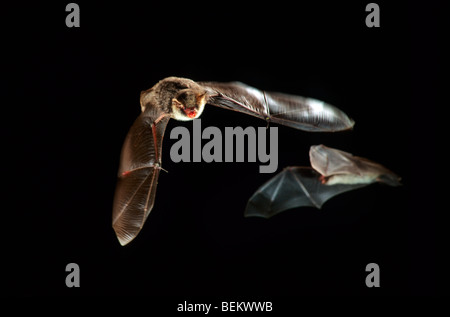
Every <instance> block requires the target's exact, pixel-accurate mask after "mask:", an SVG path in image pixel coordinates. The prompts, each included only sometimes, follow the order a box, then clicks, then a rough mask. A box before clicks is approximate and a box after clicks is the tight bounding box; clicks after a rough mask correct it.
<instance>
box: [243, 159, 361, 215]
mask: <svg viewBox="0 0 450 317" xmlns="http://www.w3.org/2000/svg"><path fill="white" fill-rule="evenodd" d="M367 185H368V184H345V185H344V184H336V185H326V184H323V183H322V181H321V175H320V174H319V173H318V172H316V171H315V170H314V169H312V168H310V167H287V168H285V169H284V170H283V171H282V172H280V173H278V174H277V175H275V176H274V177H273V178H271V179H270V180H269V181H268V182H266V183H265V184H264V185H262V186H261V187H260V188H259V189H258V190H257V191H256V192H255V193H254V194H253V196H252V197H251V198H250V199H249V201H248V203H247V207H246V209H245V213H244V215H245V217H263V218H270V217H272V216H274V215H276V214H278V213H280V212H282V211H284V210H287V209H292V208H296V207H303V206H309V207H316V208H319V209H320V208H321V207H322V205H323V204H324V203H325V202H326V201H327V200H328V199H330V198H332V197H334V196H336V195H339V194H341V193H344V192H347V191H350V190H354V189H356V188H360V187H364V186H367Z"/></svg>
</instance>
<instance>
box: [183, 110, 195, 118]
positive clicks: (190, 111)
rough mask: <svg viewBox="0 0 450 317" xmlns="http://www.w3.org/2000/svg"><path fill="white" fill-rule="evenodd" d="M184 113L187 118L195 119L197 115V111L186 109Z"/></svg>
mask: <svg viewBox="0 0 450 317" xmlns="http://www.w3.org/2000/svg"><path fill="white" fill-rule="evenodd" d="M185 112H186V115H187V116H188V117H189V118H195V115H196V114H197V111H196V110H195V109H192V110H191V109H186V110H185Z"/></svg>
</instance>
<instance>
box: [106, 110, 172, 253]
mask: <svg viewBox="0 0 450 317" xmlns="http://www.w3.org/2000/svg"><path fill="white" fill-rule="evenodd" d="M169 119H170V117H169V116H165V115H163V114H162V113H161V112H160V111H158V110H157V109H156V108H154V107H147V110H146V111H145V112H143V113H142V114H141V115H140V116H139V117H138V118H137V119H136V121H135V122H134V124H133V125H132V127H131V129H130V131H129V132H128V135H127V137H126V139H125V142H124V144H123V147H122V154H121V159H120V168H119V174H118V178H119V179H118V182H117V186H116V192H115V196H114V204H113V221H112V224H113V228H114V231H115V232H116V235H117V238H118V239H119V242H120V244H121V245H125V244H127V243H129V242H130V241H131V240H133V239H134V238H135V237H136V236H137V234H138V233H139V231H140V230H141V228H142V226H143V225H144V223H145V220H146V219H147V217H148V215H149V214H150V211H151V210H152V207H153V203H154V201H155V194H156V185H157V183H158V176H159V171H160V169H161V167H160V166H161V148H162V140H163V136H164V131H165V129H166V126H167V122H168V121H169Z"/></svg>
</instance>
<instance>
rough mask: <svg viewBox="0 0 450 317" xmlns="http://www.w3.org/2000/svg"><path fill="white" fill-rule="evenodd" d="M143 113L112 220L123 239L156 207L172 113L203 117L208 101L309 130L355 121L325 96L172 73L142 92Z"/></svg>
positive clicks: (128, 147) (126, 149) (125, 159)
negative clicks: (277, 91)
mask: <svg viewBox="0 0 450 317" xmlns="http://www.w3.org/2000/svg"><path fill="white" fill-rule="evenodd" d="M140 103H141V111H142V112H141V114H140V116H139V117H138V118H137V119H136V121H135V122H134V124H133V125H132V127H131V129H130V131H129V132H128V135H127V136H126V139H125V142H124V144H123V147H122V152H121V160H120V167H119V172H118V182H117V186H116V192H115V196H114V203H113V217H112V218H113V219H112V224H113V228H114V230H115V232H116V235H117V238H118V240H119V242H120V244H121V245H126V244H127V243H129V242H130V241H131V240H133V239H134V238H135V237H136V236H137V234H138V233H139V231H140V230H141V229H142V226H143V225H144V223H145V220H146V219H147V217H148V215H149V213H150V211H151V210H152V207H153V204H154V201H155V194H156V185H157V183H158V176H159V172H160V170H161V152H162V141H163V136H164V131H165V129H166V126H167V123H168V121H169V119H170V118H173V119H176V120H181V121H189V120H194V119H195V118H198V117H199V116H200V115H201V114H202V112H203V110H204V107H205V105H206V104H210V105H214V106H217V107H221V108H225V109H229V110H233V111H238V112H242V113H246V114H249V115H252V116H255V117H258V118H261V119H263V120H265V121H267V123H270V122H275V123H278V124H282V125H285V126H289V127H292V128H296V129H300V130H306V131H324V132H333V131H342V130H347V129H351V128H352V127H353V124H354V122H353V120H351V119H350V118H349V117H348V116H347V115H346V114H345V113H344V112H342V111H341V110H339V109H338V108H336V107H334V106H331V105H329V104H327V103H325V102H322V101H319V100H316V99H312V98H304V97H300V96H292V95H287V94H281V93H273V92H265V91H262V90H258V89H256V88H253V87H250V86H247V85H245V84H243V83H239V82H231V83H215V82H198V83H197V82H194V81H192V80H190V79H186V78H178V77H168V78H165V79H163V80H161V81H159V82H158V83H157V84H156V85H155V86H153V87H152V88H150V89H148V90H146V91H143V92H141V96H140Z"/></svg>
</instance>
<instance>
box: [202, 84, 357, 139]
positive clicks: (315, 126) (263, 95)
mask: <svg viewBox="0 0 450 317" xmlns="http://www.w3.org/2000/svg"><path fill="white" fill-rule="evenodd" d="M199 84H200V85H202V86H203V87H204V88H205V89H206V91H207V95H208V99H207V103H209V104H211V105H214V106H218V107H221V108H225V109H229V110H234V111H239V112H243V113H246V114H249V115H252V116H255V117H258V118H261V119H264V120H266V121H268V122H275V123H279V124H282V125H285V126H289V127H292V128H295V129H300V130H306V131H324V132H332V131H341V130H347V129H351V128H352V127H353V125H354V121H353V120H351V119H350V118H349V117H348V116H347V115H346V114H345V113H344V112H342V111H341V110H339V109H338V108H336V107H334V106H332V105H329V104H327V103H325V102H322V101H320V100H317V99H313V98H304V97H300V96H293V95H287V94H281V93H273V92H264V91H261V90H259V89H256V88H253V87H250V86H248V85H245V84H243V83H240V82H232V83H216V82H202V83H199Z"/></svg>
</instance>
